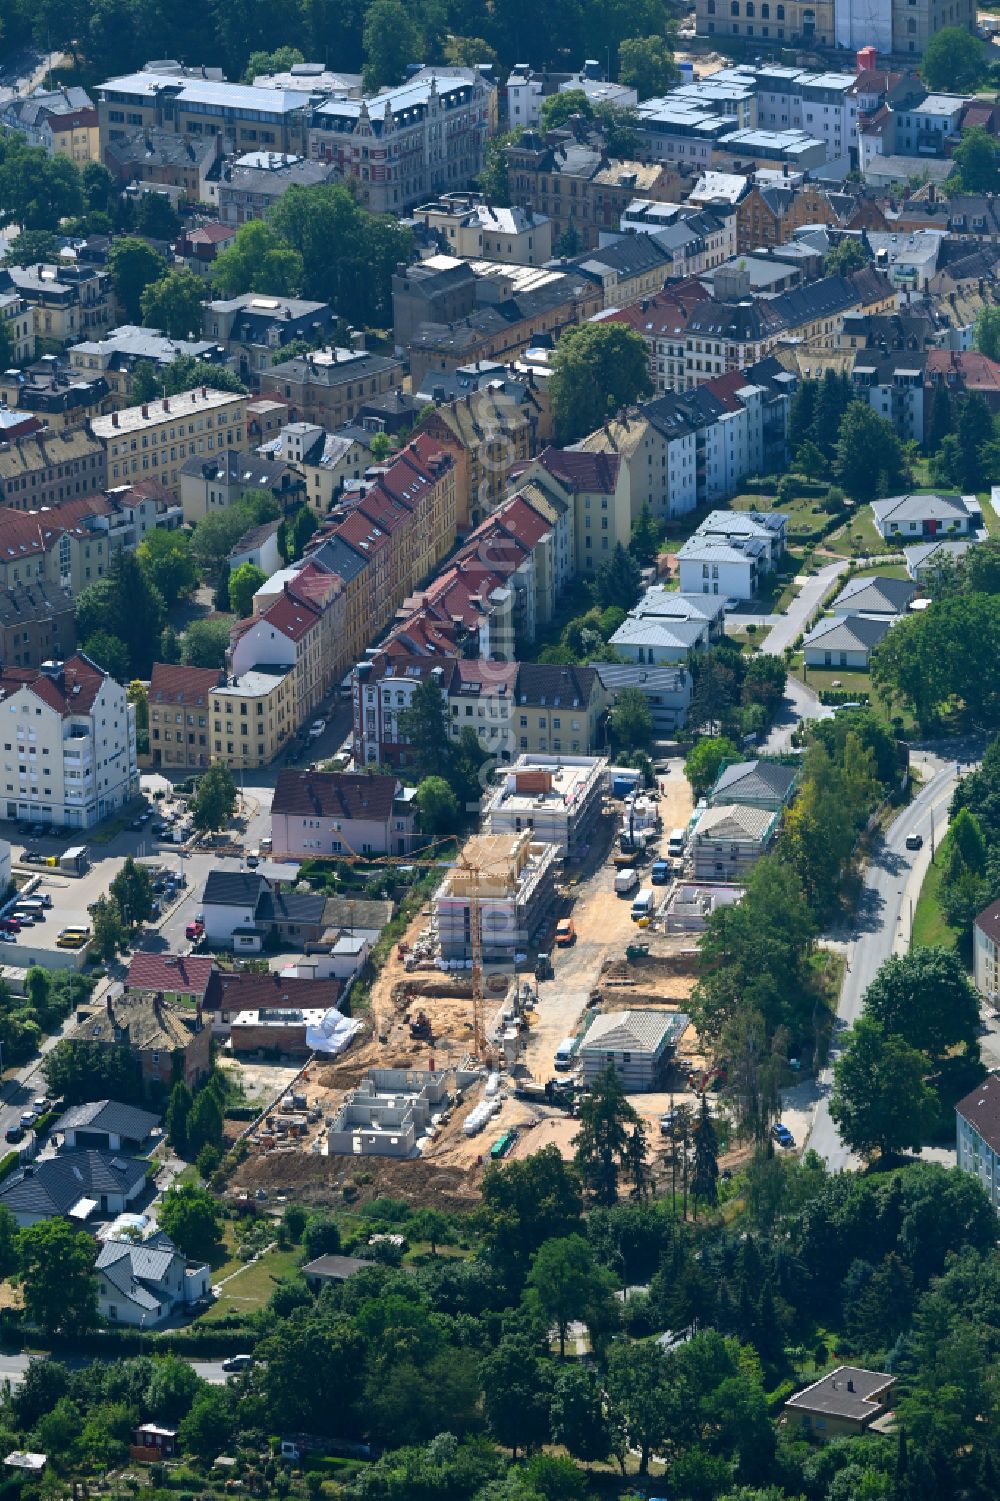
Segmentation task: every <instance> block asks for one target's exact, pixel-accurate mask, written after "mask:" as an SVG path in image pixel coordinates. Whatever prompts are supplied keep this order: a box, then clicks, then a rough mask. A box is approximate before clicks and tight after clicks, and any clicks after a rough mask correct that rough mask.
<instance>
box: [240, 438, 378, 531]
mask: <svg viewBox="0 0 1000 1501" xmlns="http://www.w3.org/2000/svg"><path fill="white" fill-rule="evenodd" d="M372 436H373V434H371V433H368V432H366V431H365V429H364V428H361V427H358V426H356V425H348V426H346V427H344V428H341V430H340V431H339V432H335V433H328V432H326V431H325V429H323V428H322V427H318V426H317V425H316V423H315V422H288V423H286V424H285V426H284V427H283V428H282V429H281V433H280V436H279V437H278V438H276V439H273V440H272V441H271V443H269V444H266V445H264V452H265V453H266V454H267V456H268V457H272V462H275V459H274V458H273V455H277V454H278V453H280V455H281V460H283V461H284V462H285V463H286V464H287V465H288V466H289V467H290V468H291V469H292V471H293V472H294V473H295V474H297V475H300V476H301V479H302V483H303V486H304V489H305V497H304V498H305V499H306V500H307V501H308V502H309V504H310V505H311V506H312V508H313V510H314V511H317V512H318V513H319V515H320V516H325V515H326V513H327V512H328V511H329V510H331V508H332V507H333V505H334V502H335V501H337V500H338V499H339V498H340V496H341V495H342V494H343V493H344V490H345V488H346V487H347V486H348V485H349V484H350V482H351V481H352V480H353V481H354V482H355V484H358V482H359V481H360V480H361V479H363V477H364V474H365V471H366V470H367V469H368V467H369V465H370V464H371V463H372V457H371V446H370V444H371V438H372ZM278 462H280V461H278Z"/></svg>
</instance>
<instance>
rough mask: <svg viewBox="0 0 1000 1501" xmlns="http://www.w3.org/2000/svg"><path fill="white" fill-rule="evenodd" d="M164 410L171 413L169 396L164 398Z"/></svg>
mask: <svg viewBox="0 0 1000 1501" xmlns="http://www.w3.org/2000/svg"><path fill="white" fill-rule="evenodd" d="M163 410H164V411H165V412H169V411H170V397H169V396H164V398H163Z"/></svg>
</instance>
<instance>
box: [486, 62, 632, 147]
mask: <svg viewBox="0 0 1000 1501" xmlns="http://www.w3.org/2000/svg"><path fill="white" fill-rule="evenodd" d="M567 92H573V93H577V92H579V93H582V94H585V95H586V96H587V99H588V100H589V101H590V103H591V104H593V105H595V106H596V105H598V104H612V105H615V106H616V107H618V108H620V109H631V108H633V107H634V105H635V104H636V103H637V97H636V92H635V90H634V89H630V88H627V87H626V86H625V85H624V84H614V83H608V82H607V81H606V80H605V78H604V75H603V73H602V71H601V66H600V63H598V62H597V61H596V59H594V58H588V59H587V61H586V62H585V63H584V64H583V67H582V68H581V69H580V70H579V72H577V73H549V72H542V71H536V70H535V69H534V68H532V67H531V66H530V65H529V64H528V63H517V64H516V65H515V66H514V68H513V70H512V71H511V72H510V73H509V74H508V75H507V119H508V121H509V122H510V127H511V129H512V130H516V129H518V128H519V127H520V128H522V129H523V128H524V127H526V126H530V125H537V124H538V123H539V121H540V120H541V117H542V105H543V104H544V103H545V100H546V99H550V98H551V97H552V95H553V94H565V93H567Z"/></svg>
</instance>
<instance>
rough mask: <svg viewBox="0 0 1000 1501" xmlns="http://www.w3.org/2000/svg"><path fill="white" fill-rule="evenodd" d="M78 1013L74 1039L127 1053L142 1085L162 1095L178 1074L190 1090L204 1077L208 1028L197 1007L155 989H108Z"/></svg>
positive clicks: (209, 1061) (207, 1066) (208, 1053)
mask: <svg viewBox="0 0 1000 1501" xmlns="http://www.w3.org/2000/svg"><path fill="white" fill-rule="evenodd" d="M78 1017H79V1018H80V1019H79V1020H78V1024H77V1027H76V1030H75V1032H74V1033H73V1034H72V1035H73V1037H74V1039H75V1040H76V1041H78V1042H90V1043H97V1044H99V1045H100V1046H101V1047H110V1048H121V1049H124V1050H125V1051H126V1052H128V1053H130V1054H131V1056H132V1057H133V1058H134V1059H135V1060H136V1061H137V1063H138V1065H139V1070H140V1073H141V1075H142V1081H143V1085H144V1086H145V1088H146V1089H147V1090H158V1091H160V1092H161V1093H162V1094H164V1095H165V1094H169V1092H170V1090H171V1089H172V1087H173V1085H174V1084H175V1083H176V1082H177V1080H178V1079H183V1080H184V1083H185V1084H187V1085H188V1087H189V1088H191V1089H194V1088H196V1087H197V1086H198V1085H199V1084H202V1083H203V1082H204V1081H205V1079H207V1078H208V1075H209V1072H210V1070H211V1066H212V1054H211V1033H210V1030H209V1028H208V1027H206V1026H205V1024H204V1022H203V1019H202V1016H201V1013H200V1012H199V1011H197V1010H196V1011H193V1012H192V1011H182V1010H181V1009H180V1008H179V1007H176V1006H171V1005H169V1004H168V1003H167V1002H166V1001H165V1000H164V999H163V997H162V995H160V994H159V993H155V994H150V993H149V992H148V991H145V990H130V991H126V992H125V993H124V994H123V995H115V994H113V993H112V991H110V990H109V991H107V992H106V994H105V997H104V1000H103V1002H102V1003H100V1004H99V1005H97V1006H95V1007H93V1008H92V1009H88V1010H87V1011H86V1012H85V1013H84V1012H79V1013H78Z"/></svg>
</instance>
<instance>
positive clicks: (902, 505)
mask: <svg viewBox="0 0 1000 1501" xmlns="http://www.w3.org/2000/svg"><path fill="white" fill-rule="evenodd" d="M872 515H873V517H874V519H875V529H876V531H877V532H878V534H879V536H880V537H882V538H884V539H885V541H887V542H888V541H894V542H897V543H900V542H918V541H922V540H926V539H930V538H945V537H963V536H975V534H976V533H977V532H979V531H980V530H981V528H982V525H983V513H982V508H981V506H980V504H979V502H978V500H977V499H976V497H975V496H974V495H893V496H890V497H889V499H888V500H874V501H872Z"/></svg>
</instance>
